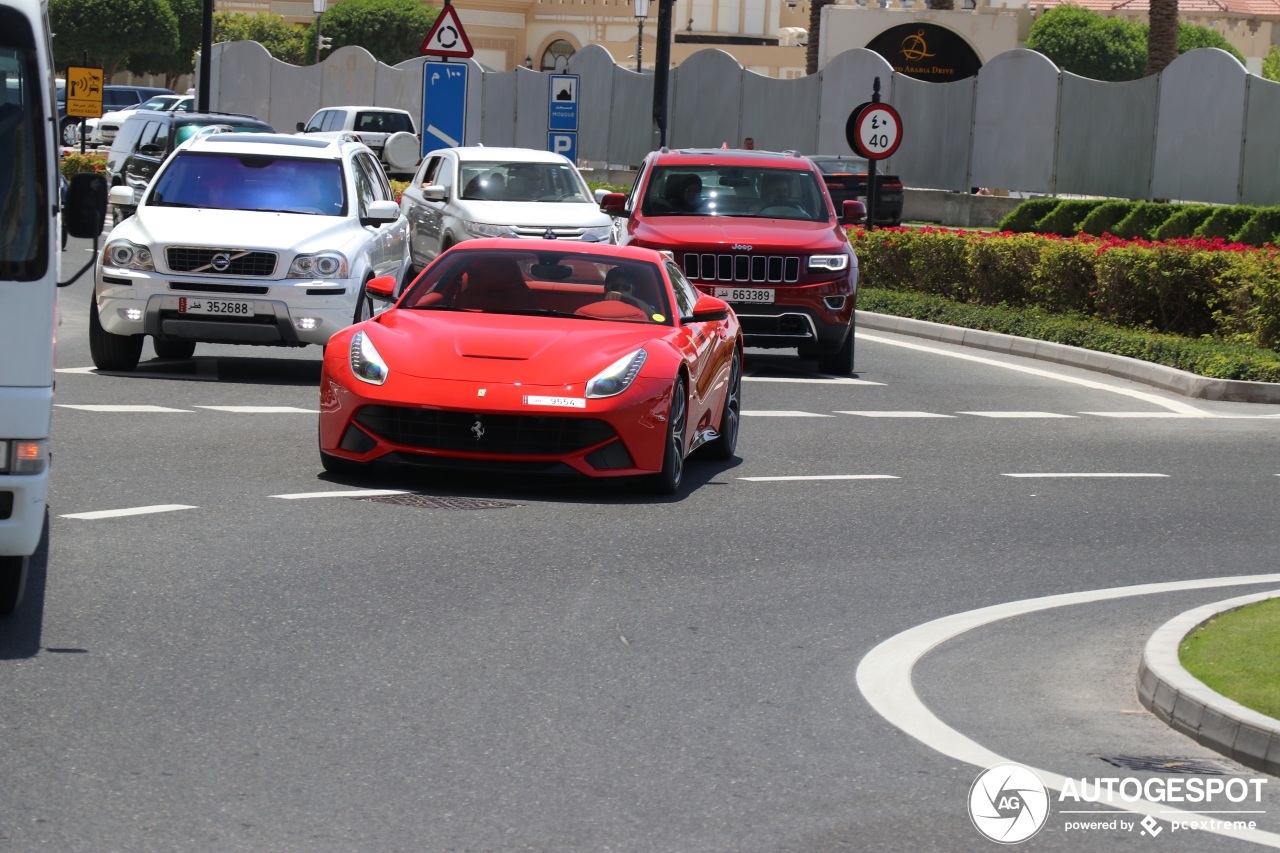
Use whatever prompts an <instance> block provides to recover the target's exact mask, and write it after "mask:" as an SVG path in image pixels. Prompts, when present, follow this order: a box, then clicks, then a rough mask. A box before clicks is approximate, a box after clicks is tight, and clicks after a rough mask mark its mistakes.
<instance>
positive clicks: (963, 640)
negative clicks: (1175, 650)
mask: <svg viewBox="0 0 1280 853" xmlns="http://www.w3.org/2000/svg"><path fill="white" fill-rule="evenodd" d="M67 254H68V257H71V258H83V257H87V256H88V255H87V249H86V244H78V243H77V241H72V247H71V251H70V252H68V253H67ZM68 266H71V264H70V263H69V264H68ZM88 302H89V285H88V282H87V281H81V282H79V283H77V284H75V285H73V286H71V287H69V288H67V289H65V290H64V291H63V292H62V322H61V325H60V327H59V331H58V334H59V340H58V343H59V346H58V353H57V359H58V367H59V370H60V372H59V374H58V386H57V395H56V403H57V406H58V408H57V409H56V410H55V415H54V435H53V446H54V455H53V469H52V470H53V473H52V486H51V495H50V525H49V530H50V536H49V544H48V548H47V552H46V553H43V554H41V555H40V559H39V560H38V561H37V562H38V565H37V567H36V568H37V570H36V572H35V575H34V577H33V578H32V583H31V585H30V587H29V589H28V597H27V600H26V601H25V602H24V605H23V607H22V609H21V610H20V611H19V613H18V614H16V615H15V617H14V618H12V619H10V620H7V621H6V622H5V623H3V624H0V679H2V683H3V685H4V689H3V690H2V691H0V745H2V747H3V756H4V770H3V779H4V784H3V785H0V816H3V817H2V818H0V850H15V851H27V850H56V851H66V853H72V851H94V853H100V851H130V853H144V851H180V850H181V851H185V850H191V851H484V850H494V851H526V850H528V851H561V850H564V851H606V850H609V851H798V852H799V853H805V852H807V851H846V850H902V851H934V850H936V851H958V850H991V849H997V845H995V844H994V843H993V842H990V841H988V840H986V839H985V838H984V837H983V836H981V835H980V834H979V833H978V831H977V829H976V828H975V826H974V824H973V822H972V821H971V819H970V816H969V813H968V810H967V804H968V801H969V792H970V787H971V785H972V784H973V783H974V780H975V777H976V776H977V775H978V774H979V772H980V771H981V770H982V769H984V768H983V767H981V766H975V764H973V763H969V762H968V761H966V760H963V759H962V758H957V757H955V753H956V752H959V751H963V750H962V747H963V746H964V744H963V743H962V742H961V741H962V739H963V738H967V739H969V740H971V741H972V742H973V743H974V744H977V745H980V746H981V747H983V748H985V749H986V750H989V751H990V752H991V753H992V754H994V755H997V756H1000V757H1003V758H1007V759H1009V760H1012V761H1017V762H1022V763H1026V764H1028V765H1030V766H1033V767H1037V768H1042V769H1046V770H1050V771H1053V772H1055V773H1061V774H1063V775H1065V776H1068V777H1076V778H1080V777H1083V778H1088V779H1090V780H1092V779H1093V778H1095V777H1124V776H1136V777H1137V778H1139V779H1147V778H1152V777H1156V776H1157V774H1153V773H1150V772H1147V771H1131V770H1125V769H1120V768H1117V767H1116V766H1114V765H1113V764H1111V763H1108V761H1107V760H1105V759H1108V758H1110V759H1115V758H1116V757H1118V756H1130V757H1140V758H1141V757H1147V758H1150V757H1165V758H1167V757H1179V758H1185V759H1199V760H1205V761H1210V762H1213V764H1214V767H1215V768H1216V769H1219V770H1222V771H1224V772H1227V773H1229V774H1234V775H1237V776H1240V777H1244V778H1257V774H1254V773H1253V772H1251V771H1246V770H1244V769H1242V768H1240V767H1238V766H1237V765H1234V764H1232V763H1231V762H1230V761H1227V760H1226V759H1223V758H1221V757H1220V756H1216V755H1214V754H1213V753H1210V752H1209V751H1207V750H1205V749H1204V748H1203V747H1200V746H1198V745H1197V744H1195V743H1193V742H1192V741H1190V740H1188V739H1186V738H1184V737H1182V736H1180V735H1178V734H1176V733H1174V732H1173V731H1171V730H1170V729H1168V728H1167V727H1165V726H1164V725H1163V724H1162V723H1160V722H1159V721H1158V720H1156V719H1155V718H1154V717H1152V716H1151V715H1150V714H1148V713H1147V712H1146V711H1144V710H1143V709H1142V708H1141V706H1140V705H1139V704H1138V702H1137V698H1136V692H1135V687H1134V683H1135V676H1136V671H1137V667H1138V661H1139V657H1140V654H1141V648H1142V644H1143V643H1144V642H1145V640H1146V638H1147V637H1148V636H1149V635H1150V633H1151V632H1152V631H1153V630H1155V628H1156V627H1158V626H1159V625H1160V624H1162V623H1163V622H1164V621H1165V620H1167V619H1168V618H1170V617H1171V616H1173V615H1174V614H1176V613H1179V612H1181V611H1183V610H1186V609H1188V608H1190V607H1192V606H1195V605H1198V604H1203V603H1208V602H1211V601H1215V600H1218V599H1221V598H1227V597H1230V596H1233V595H1240V594H1244V593H1247V592H1252V591H1260V590H1263V589H1267V588H1268V586H1267V585H1266V584H1260V583H1259V584H1244V585H1239V586H1232V587H1224V588H1222V589H1201V590H1190V591H1188V590H1175V591H1171V592H1165V593H1160V594H1149V595H1138V596H1132V597H1128V598H1104V599H1102V600H1098V601H1092V602H1082V603H1071V604H1068V605H1066V606H1061V607H1054V608H1050V609H1046V610H1042V611H1039V612H1035V613H1030V614H1027V615H1022V616H1015V617H1012V618H1003V619H997V620H995V621H986V622H980V623H978V624H975V626H974V627H973V628H972V629H971V630H967V631H965V632H963V633H961V634H958V635H956V636H954V637H952V638H948V639H945V640H940V641H939V642H938V643H937V644H936V645H934V646H933V647H932V648H930V649H928V651H927V653H926V654H923V655H922V656H921V657H920V658H919V661H918V663H916V664H915V668H914V673H913V678H912V679H911V682H910V684H911V685H912V686H913V687H914V691H915V694H916V695H918V698H919V699H920V700H921V702H922V703H923V705H924V706H926V707H927V708H928V709H929V711H930V712H931V713H932V714H934V715H936V716H937V718H939V719H940V720H941V721H943V722H944V723H945V725H946V726H948V727H950V729H951V730H954V732H955V733H957V734H956V735H947V736H946V737H944V738H943V739H942V741H940V742H935V743H931V742H929V741H928V740H927V738H926V739H918V738H917V737H915V736H912V735H911V734H908V733H907V732H908V731H913V730H916V729H917V728H918V727H917V725H916V724H918V723H919V722H920V720H919V718H918V715H916V716H913V712H912V711H911V710H910V708H908V707H907V706H906V705H905V704H893V703H891V710H890V711H889V712H888V716H887V717H886V716H882V715H881V714H880V713H878V712H877V711H876V710H875V709H874V708H873V705H872V703H871V702H870V701H869V699H868V695H867V694H866V693H865V692H864V690H862V689H860V687H859V683H858V679H857V677H856V674H857V671H858V667H859V664H860V662H861V661H863V660H864V658H865V657H866V656H867V655H868V653H869V652H871V651H872V649H874V648H876V647H877V646H878V644H880V643H882V642H883V641H885V640H888V639H890V638H892V637H895V636H896V635H899V634H900V633H902V632H905V631H909V630H911V629H914V628H917V627H918V626H921V625H923V624H924V623H927V622H929V621H930V620H934V619H938V618H941V617H946V616H949V615H951V614H957V613H962V612H965V611H970V610H975V609H978V608H983V607H987V606H990V605H996V604H1002V603H1006V602H1015V601H1019V600H1023V599H1032V598H1039V597H1043V596H1049V595H1064V594H1068V593H1075V592H1081V591H1087V590H1097V589H1110V588H1121V587H1127V586H1130V585H1135V584H1150V583H1157V582H1173V581H1184V580H1193V579H1200V578H1234V577H1242V576H1252V575H1263V574H1268V573H1273V572H1276V571H1277V570H1278V569H1277V562H1276V553H1277V546H1278V545H1280V535H1278V534H1277V531H1276V513H1275V506H1276V502H1277V490H1278V489H1280V461H1278V460H1280V453H1278V451H1280V406H1256V405H1245V404H1225V403H1206V402H1201V401H1190V400H1185V399H1182V398H1177V397H1174V396H1171V395H1167V394H1162V393H1158V392H1153V391H1151V389H1148V388H1146V387H1144V386H1139V385H1133V384H1129V383H1125V382H1122V381H1118V380H1114V379H1110V378H1106V377H1102V376H1100V375H1098V374H1091V373H1087V372H1084V371H1077V370H1071V369H1064V368H1060V367H1057V366H1053V365H1047V364H1044V363H1035V362H1030V361H1025V360H1021V359H1015V358H1011V357H1007V356H999V355H993V354H990V353H974V352H973V351H965V350H962V349H959V348H954V347H949V346H945V345H940V344H928V345H922V344H921V342H919V341H915V340H913V339H910V338H905V337H895V336H891V335H885V334H870V333H867V334H865V335H864V336H863V337H861V338H860V341H859V345H858V360H857V364H858V375H857V381H831V380H830V379H829V378H826V377H823V376H821V375H820V374H816V373H814V372H813V370H814V368H813V363H812V362H801V361H799V360H797V359H795V358H794V357H791V356H787V355H782V354H771V353H763V352H757V351H752V352H749V353H748V359H747V373H748V379H747V382H746V383H745V388H744V409H745V412H746V414H745V415H744V418H743V429H742V437H741V442H740V445H739V457H740V458H739V459H738V460H735V461H733V462H731V463H715V462H711V461H706V460H700V461H697V462H696V463H693V464H691V467H690V468H689V471H688V484H687V486H686V488H685V489H684V491H683V492H682V493H681V494H679V495H678V496H676V497H675V498H674V499H656V498H653V497H651V496H646V495H643V494H641V493H637V492H636V491H635V490H633V489H630V488H627V487H626V486H625V485H619V484H603V485H601V484H594V483H577V482H570V483H565V482H556V483H543V482H537V481H512V480H506V479H503V478H493V477H485V478H478V477H457V476H455V477H451V478H442V479H414V478H409V477H405V476H394V475H393V476H387V477H381V478H379V479H376V480H370V481H358V482H357V481H340V480H335V479H330V478H328V477H326V476H325V475H323V474H322V472H321V468H320V465H319V460H318V458H317V454H316V447H315V433H316V414H315V412H316V409H317V391H316V387H315V386H316V382H317V378H318V375H319V355H320V353H319V350H318V349H314V348H313V349H303V350H273V349H252V348H234V347H216V346H201V347H199V348H198V350H197V354H196V355H197V357H196V360H195V361H194V363H187V364H179V363H163V362H152V361H151V351H150V348H149V346H148V348H147V350H146V351H145V353H144V364H143V365H142V367H141V368H140V369H139V371H138V372H137V373H136V374H133V375H101V374H97V373H96V372H94V371H92V370H91V369H90V367H91V361H90V359H89V354H88V342H87V308H88ZM1082 383H1083V384H1082ZM1099 385H1101V386H1105V387H1097V386H1099ZM104 407H106V408H104ZM121 407H123V408H121ZM1046 475H1056V476H1046ZM1063 475H1072V476H1063ZM1080 475H1090V476H1080ZM1100 475H1105V476H1100ZM833 477H840V478H841V479H830V478H833ZM773 478H824V479H773ZM365 489H401V490H408V491H410V492H413V493H415V494H417V495H420V496H430V497H434V498H436V499H437V500H436V501H434V503H435V504H436V505H437V506H436V508H432V507H431V506H414V505H408V504H407V503H406V501H405V499H404V498H403V497H400V496H395V495H389V496H382V497H377V496H370V495H366V496H364V497H358V496H357V497H351V496H323V497H301V496H304V495H312V494H314V493H327V492H346V493H356V492H359V491H361V490H365ZM446 498H447V499H452V500H451V501H446V500H443V499H446ZM416 500H417V501H418V502H419V503H431V502H429V501H426V500H425V499H424V498H421V497H419V498H417V499H416ZM466 507H474V508H466ZM137 508H150V509H149V511H147V512H145V513H141V514H120V512H119V511H122V510H134V509H137ZM158 508H165V510H164V511H159V510H158ZM1270 583H1271V586H1274V587H1280V581H1277V580H1275V579H1272V580H1271V581H1270ZM912 663H914V661H908V662H906V663H905V664H903V665H902V667H901V668H900V669H899V672H906V671H909V670H910V666H911V664H912ZM895 665H896V664H895ZM867 689H872V688H871V687H868V688H867ZM895 717H896V719H895ZM960 736H962V737H960ZM1210 769H1213V768H1210ZM1167 775H1168V774H1159V778H1166V777H1167ZM1262 789H1263V795H1262V799H1261V801H1259V802H1256V803H1254V802H1252V801H1251V802H1250V803H1225V804H1223V805H1221V806H1220V807H1221V808H1222V809H1224V810H1227V811H1231V810H1237V811H1238V810H1241V809H1245V808H1249V809H1250V810H1251V811H1255V812H1260V813H1258V814H1251V815H1248V816H1247V819H1251V820H1255V821H1256V822H1257V825H1258V827H1259V828H1260V829H1261V830H1263V831H1265V832H1267V833H1272V834H1273V835H1271V836H1265V837H1261V840H1262V842H1263V843H1266V844H1270V843H1272V842H1271V841H1268V838H1271V839H1276V843H1280V836H1277V835H1274V834H1275V833H1280V780H1277V779H1269V780H1268V781H1267V783H1265V784H1263V785H1262ZM1182 807H1183V808H1195V807H1194V806H1182ZM1218 807H1219V805H1218V804H1217V803H1215V804H1214V806H1213V808H1218ZM1201 808H1202V809H1209V808H1211V807H1210V806H1202V807H1201ZM1068 809H1069V804H1066V805H1064V804H1063V803H1061V802H1059V801H1055V802H1054V804H1053V808H1052V813H1051V814H1050V816H1049V817H1048V818H1047V821H1046V823H1045V826H1044V828H1043V829H1042V830H1041V831H1040V832H1039V834H1038V835H1036V836H1035V837H1034V838H1032V839H1031V840H1030V841H1027V842H1025V843H1023V844H1021V845H1018V846H1019V847H1022V848H1025V849H1028V850H1054V851H1058V850H1073V851H1074V850H1119V849H1129V848H1131V847H1133V846H1135V845H1137V846H1139V847H1141V846H1143V845H1149V846H1150V847H1151V848H1152V849H1156V848H1159V849H1161V850H1176V851H1198V850H1204V849H1207V848H1209V847H1210V846H1212V847H1213V848H1214V849H1217V850H1224V851H1235V850H1246V849H1262V848H1261V847H1260V846H1259V845H1258V844H1257V843H1256V842H1251V841H1248V840H1243V839H1241V838H1233V837H1230V836H1223V835H1211V834H1206V833H1203V832H1196V831H1175V830H1174V829H1173V828H1172V827H1171V826H1170V825H1169V824H1168V822H1167V820H1166V821H1165V822H1164V823H1161V824H1160V826H1159V827H1158V829H1159V834H1158V835H1156V837H1154V838H1153V837H1151V836H1150V835H1141V834H1140V832H1141V831H1142V828H1141V827H1140V826H1135V827H1134V828H1132V829H1129V830H1124V829H1120V828H1117V829H1114V830H1112V829H1090V830H1079V829H1068V822H1069V821H1073V820H1080V819H1082V818H1081V816H1079V815H1075V814H1066V813H1065V812H1066V811H1068ZM1081 809H1082V810H1085V811H1088V810H1089V806H1088V804H1085V806H1084V807H1081ZM1097 810H1098V811H1100V812H1101V813H1102V816H1100V817H1098V818H1094V819H1097V820H1106V821H1109V820H1112V819H1115V818H1124V819H1126V820H1128V821H1130V822H1133V821H1135V819H1137V818H1140V817H1141V815H1135V814H1126V813H1122V812H1117V811H1115V810H1109V809H1104V808H1098V809H1097ZM1169 817H1176V816H1173V815H1170V816H1169ZM1240 817H1244V816H1240Z"/></svg>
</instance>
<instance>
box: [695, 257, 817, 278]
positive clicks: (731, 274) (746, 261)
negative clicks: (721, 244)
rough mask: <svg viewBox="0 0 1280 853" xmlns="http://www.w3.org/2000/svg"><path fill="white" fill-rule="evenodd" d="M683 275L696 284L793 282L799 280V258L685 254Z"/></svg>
mask: <svg viewBox="0 0 1280 853" xmlns="http://www.w3.org/2000/svg"><path fill="white" fill-rule="evenodd" d="M684 274H685V275H686V276H688V277H689V278H691V279H694V280H696V281H752V282H762V283H763V282H773V283H779V282H781V283H792V282H796V281H799V280H800V258H798V257H795V256H790V257H783V256H781V255H699V254H695V253H693V252H686V253H685V256H684Z"/></svg>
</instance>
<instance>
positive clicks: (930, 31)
mask: <svg viewBox="0 0 1280 853" xmlns="http://www.w3.org/2000/svg"><path fill="white" fill-rule="evenodd" d="M867 49H868V50H874V51H875V52H876V53H878V54H880V55H881V56H883V57H884V58H885V61H887V62H888V63H889V64H890V65H892V66H893V70H894V71H896V72H898V73H899V74H905V75H906V76H908V77H914V78H915V79H917V80H925V81H928V82H930V83H949V82H951V81H952V80H963V79H965V78H966V77H972V76H973V75H975V74H977V73H978V69H979V68H981V67H982V60H980V59H979V58H978V54H976V53H974V51H973V48H971V47H969V43H968V42H966V41H965V40H964V39H963V38H961V37H960V36H959V35H958V34H957V33H956V32H955V31H954V30H949V29H947V28H946V27H941V26H938V25H937V24H928V23H923V22H916V23H912V24H899V25H898V26H896V27H890V28H889V29H887V30H885V31H884V32H882V33H881V34H880V35H878V36H876V37H875V38H873V39H872V40H871V41H870V42H868V44H867Z"/></svg>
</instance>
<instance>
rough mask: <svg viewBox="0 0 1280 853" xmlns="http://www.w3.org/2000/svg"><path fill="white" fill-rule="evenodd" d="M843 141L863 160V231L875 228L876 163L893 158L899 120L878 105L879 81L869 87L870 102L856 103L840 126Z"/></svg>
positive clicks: (898, 139)
mask: <svg viewBox="0 0 1280 853" xmlns="http://www.w3.org/2000/svg"><path fill="white" fill-rule="evenodd" d="M844 138H845V140H846V141H847V142H848V143H849V147H850V148H852V149H853V150H854V151H855V152H857V153H858V154H859V155H861V156H863V157H866V158H867V229H868V230H874V229H875V227H876V196H878V195H879V194H880V188H879V187H878V186H877V185H876V162H877V161H879V160H885V159H888V158H889V157H891V156H893V152H895V151H897V150H898V145H899V144H901V142H902V117H901V116H899V115H898V111H897V110H895V109H894V108H893V107H891V106H889V105H888V104H882V103H880V78H879V77H877V78H876V79H875V82H874V84H873V85H872V88H871V100H870V101H868V102H866V103H864V104H859V105H858V106H857V107H856V108H855V109H854V111H853V112H851V113H850V114H849V119H848V120H847V121H846V122H845V125H844Z"/></svg>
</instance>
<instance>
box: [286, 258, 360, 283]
mask: <svg viewBox="0 0 1280 853" xmlns="http://www.w3.org/2000/svg"><path fill="white" fill-rule="evenodd" d="M288 277H289V278H346V277H347V257H346V255H343V254H341V253H340V252H316V253H315V254H314V255H298V257H296V258H294V259H293V263H292V264H290V265H289V275H288Z"/></svg>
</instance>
